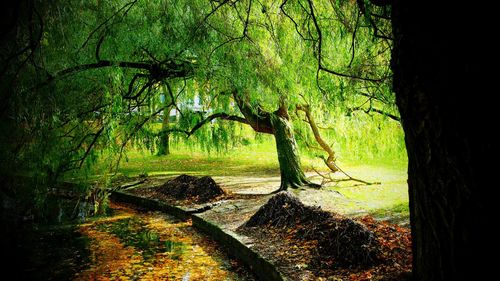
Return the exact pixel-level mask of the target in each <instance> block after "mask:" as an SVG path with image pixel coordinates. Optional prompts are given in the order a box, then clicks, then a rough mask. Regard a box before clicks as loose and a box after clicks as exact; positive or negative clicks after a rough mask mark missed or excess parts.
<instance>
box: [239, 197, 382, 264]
mask: <svg viewBox="0 0 500 281" xmlns="http://www.w3.org/2000/svg"><path fill="white" fill-rule="evenodd" d="M262 226H268V227H273V228H275V229H276V228H281V229H282V230H284V231H285V232H291V231H290V230H293V232H294V236H295V238H298V239H301V240H309V241H311V240H314V241H317V244H316V245H317V246H316V249H317V251H316V253H315V255H316V256H317V258H318V259H320V260H333V261H334V266H342V267H346V266H353V265H354V266H369V265H373V264H374V263H376V262H377V261H378V257H379V256H380V245H379V243H378V241H377V239H376V237H375V235H374V233H373V232H372V231H370V230H368V229H367V228H366V227H365V226H364V225H363V224H361V223H359V222H356V221H354V220H352V219H349V218H345V217H342V216H340V215H335V214H333V213H330V212H326V211H323V210H321V209H320V208H319V207H310V206H305V205H304V204H302V202H300V201H299V200H298V199H297V198H295V197H294V196H292V195H291V194H290V193H288V192H280V193H278V194H276V195H275V196H273V197H272V198H271V199H269V201H268V202H267V203H266V204H265V205H263V206H262V207H261V208H260V209H259V210H258V211H257V213H255V214H254V215H253V216H252V217H251V218H250V219H249V220H248V221H247V222H246V223H245V224H244V225H243V226H242V228H249V227H262Z"/></svg>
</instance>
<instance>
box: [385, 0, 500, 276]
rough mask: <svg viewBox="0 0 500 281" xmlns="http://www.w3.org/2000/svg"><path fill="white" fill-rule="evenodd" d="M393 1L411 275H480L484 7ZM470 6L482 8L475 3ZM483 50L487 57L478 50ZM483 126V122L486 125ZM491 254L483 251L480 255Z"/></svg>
mask: <svg viewBox="0 0 500 281" xmlns="http://www.w3.org/2000/svg"><path fill="white" fill-rule="evenodd" d="M477 6H478V7H474V6H471V5H466V4H465V3H462V2H453V3H450V4H449V5H443V4H436V3H435V2H428V1H404V0H402V1H395V2H394V4H393V7H392V13H393V14H392V20H393V33H394V49H393V56H392V57H393V60H392V69H393V72H394V89H395V92H396V98H397V104H398V107H399V110H400V113H401V119H402V125H403V128H404V131H405V140H406V147H407V151H408V161H409V167H408V185H409V195H410V215H411V227H412V236H413V255H414V258H413V262H414V268H413V275H414V280H488V278H487V276H489V275H490V274H491V276H494V275H495V274H493V272H492V271H493V269H494V268H495V267H494V266H493V265H492V261H491V258H490V257H489V254H491V253H494V254H496V252H493V249H496V248H497V246H496V245H497V243H496V242H495V240H494V239H493V232H494V231H493V230H492V227H493V226H492V224H495V220H493V219H492V211H491V209H490V208H491V207H492V206H494V202H493V198H494V197H493V196H491V193H490V192H491V189H492V188H495V187H496V186H498V184H497V183H496V182H497V181H496V180H495V179H494V175H495V173H494V170H495V169H496V168H495V166H494V165H492V164H491V162H489V161H487V160H488V159H491V160H493V159H495V158H494V157H493V155H497V153H498V149H497V148H496V147H498V143H497V140H496V138H495V137H494V136H493V132H494V130H493V127H494V126H495V125H494V123H492V120H495V119H496V116H495V115H496V113H494V112H495V109H494V106H495V103H493V102H492V101H491V100H489V99H488V93H489V92H490V91H491V88H490V87H491V86H493V84H494V83H495V82H494V81H495V78H494V77H492V73H493V72H489V71H487V70H486V67H485V65H486V64H490V63H491V64H492V65H495V64H493V60H495V61H498V58H497V57H496V53H498V51H494V52H490V50H489V47H488V44H485V43H487V41H486V40H487V39H486V38H488V37H482V35H481V32H482V31H485V30H489V29H491V26H492V25H490V24H489V23H488V20H489V19H490V17H489V16H488V15H487V14H485V9H488V8H487V7H484V6H483V5H477ZM479 6H482V7H481V8H479ZM482 55H487V56H488V57H487V58H485V57H482ZM484 125H487V127H485V126H484ZM489 252H490V253H489Z"/></svg>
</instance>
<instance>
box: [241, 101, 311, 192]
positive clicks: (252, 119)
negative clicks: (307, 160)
mask: <svg viewBox="0 0 500 281" xmlns="http://www.w3.org/2000/svg"><path fill="white" fill-rule="evenodd" d="M233 96H234V98H235V100H236V102H237V104H238V107H239V108H240V111H241V113H242V114H243V116H245V119H246V120H247V121H248V124H249V125H250V126H252V128H253V129H254V130H255V131H256V132H261V133H266V134H273V135H274V139H275V140H276V150H277V152H278V162H279V165H280V174H281V184H280V188H279V189H278V190H277V191H276V192H279V191H282V190H287V189H288V188H289V187H290V188H300V187H304V186H309V187H315V188H317V187H320V185H318V184H314V183H312V182H310V181H308V180H307V179H306V177H305V174H304V172H303V171H302V168H301V165H300V158H299V151H298V147H297V142H296V141H295V135H294V133H293V128H292V124H291V123H290V120H289V115H288V110H287V108H286V105H285V104H281V105H280V108H279V109H278V110H277V111H276V112H272V113H271V112H267V111H265V110H263V109H262V108H261V107H260V106H259V105H256V106H255V108H252V106H251V105H250V103H249V102H248V101H247V100H245V98H246V97H245V96H242V95H240V94H237V93H236V92H234V93H233Z"/></svg>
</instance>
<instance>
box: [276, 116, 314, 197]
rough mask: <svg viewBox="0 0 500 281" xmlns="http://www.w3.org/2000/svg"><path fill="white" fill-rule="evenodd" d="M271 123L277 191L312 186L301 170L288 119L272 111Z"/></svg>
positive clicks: (295, 143)
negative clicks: (276, 168)
mask: <svg viewBox="0 0 500 281" xmlns="http://www.w3.org/2000/svg"><path fill="white" fill-rule="evenodd" d="M271 124H272V128H273V135H274V139H275V140H276V150H277V151H278V161H279V164H280V174H281V185H280V188H279V189H278V191H282V190H287V189H288V188H289V187H291V188H299V187H303V186H314V184H312V183H311V182H310V181H308V180H307V179H306V176H305V175H304V172H303V171H302V168H301V165H300V158H299V152H298V147H297V142H296V141H295V136H294V133H293V128H292V124H291V123H290V121H289V120H288V119H287V118H285V117H282V116H279V115H278V114H276V113H273V114H271Z"/></svg>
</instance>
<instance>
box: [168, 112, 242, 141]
mask: <svg viewBox="0 0 500 281" xmlns="http://www.w3.org/2000/svg"><path fill="white" fill-rule="evenodd" d="M214 119H222V120H228V121H235V122H239V123H243V124H247V125H249V123H248V121H247V120H246V119H245V118H243V117H240V116H236V115H229V114H227V113H224V112H219V113H214V114H212V115H210V116H208V117H206V118H205V119H203V120H201V121H200V122H198V123H197V124H196V125H194V127H193V128H192V129H191V130H189V131H188V130H183V129H179V128H171V129H168V130H163V131H161V132H160V134H167V133H172V132H179V133H184V134H186V135H187V137H190V136H191V135H193V134H194V133H195V132H196V131H197V130H198V129H200V128H201V127H203V126H204V125H205V124H207V123H209V122H210V121H212V120H214Z"/></svg>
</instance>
